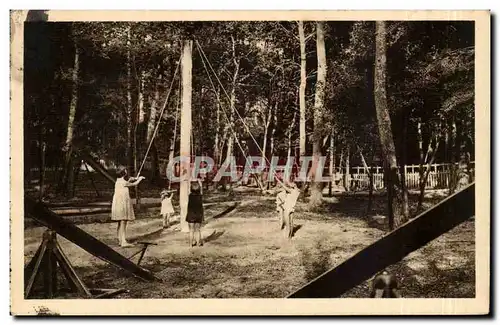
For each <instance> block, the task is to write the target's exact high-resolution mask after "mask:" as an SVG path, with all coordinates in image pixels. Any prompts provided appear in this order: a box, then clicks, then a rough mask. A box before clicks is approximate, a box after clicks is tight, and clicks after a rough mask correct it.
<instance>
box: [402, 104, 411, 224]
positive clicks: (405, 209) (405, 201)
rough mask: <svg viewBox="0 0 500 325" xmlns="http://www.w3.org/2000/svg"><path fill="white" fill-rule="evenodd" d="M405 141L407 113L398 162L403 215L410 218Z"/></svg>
mask: <svg viewBox="0 0 500 325" xmlns="http://www.w3.org/2000/svg"><path fill="white" fill-rule="evenodd" d="M407 139H408V112H407V111H406V110H405V111H404V112H403V136H402V137H401V161H400V162H399V166H400V168H399V173H400V180H401V182H400V183H401V190H402V191H403V214H404V215H405V216H408V217H409V216H410V206H409V204H408V187H407V186H406V161H407V154H408V150H407V146H406V143H407Z"/></svg>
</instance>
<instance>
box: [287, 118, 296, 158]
mask: <svg viewBox="0 0 500 325" xmlns="http://www.w3.org/2000/svg"><path fill="white" fill-rule="evenodd" d="M296 118H297V110H295V111H294V112H293V118H292V123H291V124H290V126H289V127H288V130H287V136H288V146H287V154H286V157H287V159H288V157H290V155H291V154H292V131H293V128H294V127H295V119H296ZM294 155H295V154H294Z"/></svg>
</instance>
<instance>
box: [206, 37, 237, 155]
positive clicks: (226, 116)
mask: <svg viewBox="0 0 500 325" xmlns="http://www.w3.org/2000/svg"><path fill="white" fill-rule="evenodd" d="M196 43H197V45H198V49H199V51H200V54H201V48H200V46H199V44H198V41H196ZM205 60H206V59H204V58H203V56H202V57H201V62H202V63H203V67H204V68H205V71H206V72H207V76H208V79H209V80H210V83H211V85H212V87H213V89H214V92H215V93H216V96H217V102H218V103H219V106H220V107H221V108H222V112H223V113H224V117H225V118H226V120H227V122H228V125H229V127H230V128H231V130H232V131H233V134H234V140H235V141H236V144H237V145H238V147H239V148H240V150H241V153H242V154H243V157H245V159H246V158H247V156H246V154H245V150H244V149H243V146H242V145H241V143H240V141H239V140H238V137H237V136H236V131H235V130H234V127H233V125H232V124H231V121H230V119H229V116H228V113H227V112H226V109H225V108H224V106H223V105H222V103H221V102H220V99H219V96H218V94H217V92H216V91H215V85H214V82H213V80H212V77H211V76H210V72H209V71H208V68H207V66H206V64H205ZM207 62H208V60H207ZM208 64H210V62H208ZM216 77H217V76H216ZM219 82H220V81H219ZM221 86H222V85H221ZM222 88H223V89H224V87H222ZM224 91H225V90H224Z"/></svg>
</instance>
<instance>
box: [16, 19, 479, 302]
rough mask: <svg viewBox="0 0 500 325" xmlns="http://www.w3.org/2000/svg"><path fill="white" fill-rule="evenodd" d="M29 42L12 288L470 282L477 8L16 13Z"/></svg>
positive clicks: (403, 293) (93, 293)
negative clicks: (137, 17)
mask: <svg viewBox="0 0 500 325" xmlns="http://www.w3.org/2000/svg"><path fill="white" fill-rule="evenodd" d="M28 18H29V17H28ZM24 44H25V49H24V51H25V56H24V60H25V61H24V78H25V79H24V192H25V193H24V201H25V203H24V204H25V216H24V227H25V229H24V244H25V246H24V256H25V266H26V268H25V283H24V288H25V297H27V298H40V297H45V298H60V297H62V298H80V297H82V296H83V297H87V298H117V299H120V298H285V297H288V298H300V297H302V298H303V297H308V298H316V297H331V298H334V297H342V298H369V297H375V296H376V297H379V296H378V294H379V293H377V292H378V291H377V290H376V289H377V288H374V283H375V282H376V280H377V279H378V277H379V276H381V274H385V275H387V276H390V277H391V278H392V279H394V281H395V282H396V283H397V286H396V287H391V288H390V290H389V289H388V290H389V291H390V294H389V295H392V294H394V295H396V296H395V297H403V298H474V297H475V281H476V280H475V210H474V207H475V198H474V195H475V182H474V180H475V162H474V157H475V154H474V148H475V147H474V145H475V144H474V139H475V137H474V135H475V130H474V118H475V115H474V114H475V113H474V112H475V108H474V24H473V23H470V22H465V21H391V22H384V21H376V22H374V21H316V22H313V21H304V22H302V21H298V22H295V21H229V22H218V21H206V22H205V21H200V22H59V23H45V22H28V23H27V24H26V25H25V43H24ZM124 170H126V173H125V175H126V176H123V171H124ZM120 173H121V174H120ZM122 177H124V179H125V181H126V182H129V183H132V182H135V181H137V183H136V184H135V185H134V187H130V189H128V188H127V195H130V198H129V200H130V202H131V206H132V209H133V214H134V217H133V219H132V220H130V221H128V222H127V223H125V224H126V229H127V230H126V236H127V240H128V243H127V244H130V245H123V244H122V241H121V239H120V238H118V240H117V224H118V223H117V222H116V220H114V219H113V217H112V216H113V215H114V212H113V211H114V209H115V207H114V204H115V203H113V202H115V200H114V197H115V195H116V191H117V186H118V185H117V184H118V182H119V179H121V178H122ZM193 184H200V187H201V197H202V203H203V222H202V223H201V238H202V240H203V246H199V247H195V246H192V245H190V242H189V241H188V234H189V233H190V232H189V231H190V230H188V226H190V225H188V224H190V222H188V221H187V220H186V216H187V215H188V209H189V207H190V205H189V201H190V198H192V196H191V195H192V192H193V190H192V189H193V186H195V187H196V185H193ZM126 186H127V185H126ZM128 193H129V194H128ZM161 193H169V195H171V199H172V208H173V211H174V212H173V213H172V215H171V216H170V218H169V220H168V222H167V223H165V221H164V219H163V216H162V213H163V212H161V211H162V209H163V208H162V201H163V200H164V197H163V194H161ZM290 193H296V195H295V196H294V195H292V194H290ZM292 196H293V198H292ZM280 200H282V201H280ZM280 202H281V203H280ZM280 204H281V205H280ZM280 220H281V221H280ZM119 224H121V221H120V223H119ZM120 227H121V226H118V233H120V231H121V230H120V229H122V228H120ZM123 229H124V228H123ZM123 231H125V230H123ZM123 234H124V236H125V233H123ZM118 236H120V235H118ZM59 271H60V272H59ZM382 272H385V273H382ZM42 274H43V277H42V276H41V275H42ZM39 275H40V276H39ZM386 284H387V283H386ZM387 285H388V284H387ZM385 289H387V288H382V289H380V290H382V291H384V290H385ZM380 290H379V291H380ZM382 291H380V292H382ZM384 292H385V291H384ZM384 297H386V296H385V295H384Z"/></svg>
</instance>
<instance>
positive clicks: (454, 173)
mask: <svg viewBox="0 0 500 325" xmlns="http://www.w3.org/2000/svg"><path fill="white" fill-rule="evenodd" d="M450 140H451V146H450V148H449V151H450V152H451V155H450V156H451V172H450V195H451V194H453V193H455V190H456V188H457V184H458V167H457V166H456V162H457V157H456V156H457V155H456V152H457V151H458V150H457V124H456V122H455V118H454V117H453V119H452V122H451V139H450Z"/></svg>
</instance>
